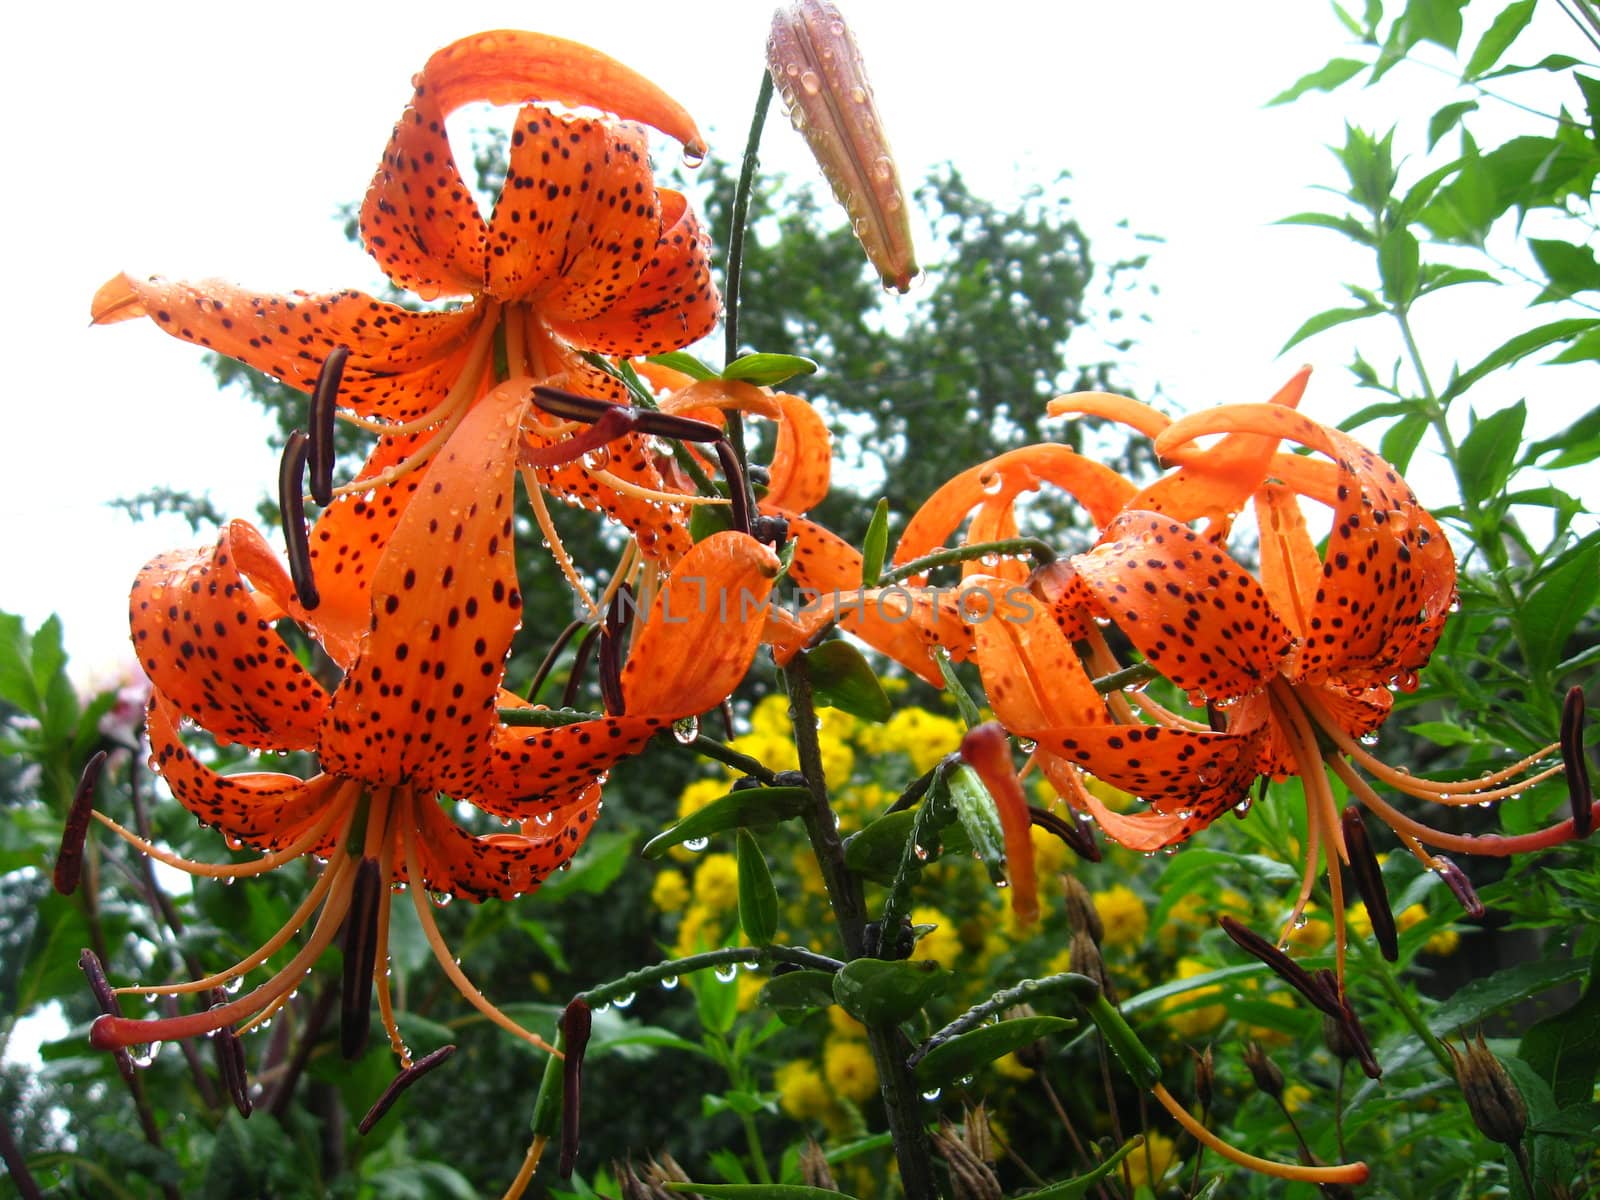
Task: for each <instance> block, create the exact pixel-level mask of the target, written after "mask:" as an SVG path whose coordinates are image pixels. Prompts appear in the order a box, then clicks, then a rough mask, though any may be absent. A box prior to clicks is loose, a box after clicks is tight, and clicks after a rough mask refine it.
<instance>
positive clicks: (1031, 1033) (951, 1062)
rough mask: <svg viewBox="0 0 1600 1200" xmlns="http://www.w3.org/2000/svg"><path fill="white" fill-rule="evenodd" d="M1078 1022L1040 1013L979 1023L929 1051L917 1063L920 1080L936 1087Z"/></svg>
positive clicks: (1075, 1025) (966, 1074)
mask: <svg viewBox="0 0 1600 1200" xmlns="http://www.w3.org/2000/svg"><path fill="white" fill-rule="evenodd" d="M1077 1024H1078V1023H1077V1022H1076V1021H1069V1020H1067V1019H1066V1018H1065V1017H1050V1016H1041V1017H1018V1018H1016V1019H1014V1020H1010V1021H1000V1022H998V1023H996V1024H994V1025H983V1026H980V1027H979V1028H977V1029H974V1030H971V1031H970V1032H967V1033H963V1034H960V1035H958V1036H956V1037H953V1038H951V1039H950V1040H949V1041H948V1042H944V1043H942V1044H940V1045H938V1046H935V1047H934V1048H933V1049H932V1050H930V1051H928V1053H927V1054H926V1055H924V1056H923V1058H922V1059H921V1060H920V1061H919V1062H918V1063H917V1067H916V1072H915V1074H916V1077H917V1082H918V1083H920V1084H922V1085H923V1086H925V1087H937V1086H939V1085H942V1084H946V1083H949V1082H950V1081H951V1080H953V1079H961V1078H964V1077H965V1076H968V1075H971V1074H972V1073H973V1072H974V1071H976V1070H977V1069H978V1068H979V1067H983V1066H987V1065H988V1064H989V1063H992V1062H993V1061H994V1060H995V1059H997V1058H1003V1057H1005V1056H1006V1055H1007V1054H1010V1053H1012V1052H1013V1051H1015V1050H1020V1049H1022V1048H1023V1047H1024V1046H1027V1045H1030V1044H1031V1043H1033V1042H1036V1041H1038V1040H1039V1039H1040V1038H1043V1037H1047V1036H1049V1035H1050V1034H1052V1033H1062V1032H1064V1031H1066V1030H1069V1029H1074V1028H1076V1027H1077Z"/></svg>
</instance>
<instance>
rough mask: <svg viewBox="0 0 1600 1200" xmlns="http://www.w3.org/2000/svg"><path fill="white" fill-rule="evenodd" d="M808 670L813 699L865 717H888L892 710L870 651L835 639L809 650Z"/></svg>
mask: <svg viewBox="0 0 1600 1200" xmlns="http://www.w3.org/2000/svg"><path fill="white" fill-rule="evenodd" d="M806 674H807V675H808V676H809V677H810V679H811V687H812V689H813V692H814V695H813V699H815V701H816V702H817V703H818V704H820V705H825V706H827V707H828V708H837V709H839V710H840V711H841V712H847V713H849V714H850V715H851V716H854V717H860V718H861V719H862V720H863V721H873V722H878V721H887V720H888V719H889V714H890V712H891V711H892V710H891V707H890V704H889V695H888V693H887V692H885V691H884V690H883V684H882V683H880V682H879V680H878V676H877V673H876V672H875V671H873V669H872V664H871V663H869V662H868V661H867V658H866V655H864V654H862V653H861V651H859V650H857V649H856V648H855V647H854V646H852V645H851V644H850V643H849V642H846V641H841V640H839V639H837V638H836V639H834V640H833V641H831V642H823V643H822V645H820V646H818V647H817V648H816V649H815V650H808V651H806Z"/></svg>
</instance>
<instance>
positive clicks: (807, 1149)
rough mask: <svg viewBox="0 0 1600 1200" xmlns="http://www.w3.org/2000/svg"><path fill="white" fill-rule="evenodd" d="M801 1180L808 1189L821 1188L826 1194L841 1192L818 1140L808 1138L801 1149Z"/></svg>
mask: <svg viewBox="0 0 1600 1200" xmlns="http://www.w3.org/2000/svg"><path fill="white" fill-rule="evenodd" d="M800 1180H801V1182H802V1183H804V1184H805V1185H806V1186H807V1187H814V1188H821V1189H822V1190H823V1191H825V1192H837V1191H838V1190H839V1185H838V1184H837V1183H835V1182H834V1179H833V1168H831V1167H830V1166H828V1156H827V1155H826V1154H824V1153H823V1152H822V1147H821V1146H819V1145H818V1144H817V1139H816V1138H810V1137H808V1138H807V1139H806V1144H805V1145H804V1146H802V1147H800Z"/></svg>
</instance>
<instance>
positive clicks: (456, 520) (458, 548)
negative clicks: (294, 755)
mask: <svg viewBox="0 0 1600 1200" xmlns="http://www.w3.org/2000/svg"><path fill="white" fill-rule="evenodd" d="M528 394H529V393H528V388H527V386H526V381H521V382H517V381H513V382H509V383H504V384H501V385H500V386H499V387H497V388H496V389H495V390H494V391H492V392H490V393H489V394H488V395H487V396H485V397H484V398H483V399H482V400H481V401H479V402H478V403H477V404H476V405H475V406H474V407H473V408H472V410H471V411H470V412H469V413H468V414H467V415H466V417H465V418H464V419H463V420H462V422H461V424H460V425H459V426H457V427H456V430H455V432H454V433H452V434H451V436H450V439H449V441H448V442H446V443H445V445H444V446H443V447H442V448H441V449H440V451H439V452H438V454H437V455H436V456H435V457H434V458H433V460H432V461H431V462H430V464H429V466H428V473H427V476H426V478H425V479H424V480H423V482H422V485H421V487H420V489H419V490H418V492H417V494H416V496H415V497H413V498H412V500H411V502H410V504H408V505H407V506H406V508H405V511H404V512H403V513H402V514H401V515H400V518H399V520H398V521H397V522H396V524H395V527H394V532H393V534H392V535H391V536H390V538H389V540H388V543H387V545H386V546H385V548H384V551H383V553H382V555H381V556H380V558H379V559H378V563H377V566H376V568H375V570H374V574H373V579H372V585H371V595H372V609H371V612H372V629H371V632H370V633H369V634H368V636H367V638H366V640H365V641H364V642H363V644H362V647H361V653H360V656H359V657H358V658H357V659H356V661H355V662H354V663H353V664H352V665H351V667H350V670H349V673H348V674H347V675H346V676H345V678H344V682H343V683H341V684H340V685H339V689H338V691H337V692H335V693H334V697H333V703H332V704H331V705H330V706H329V709H328V715H327V719H326V720H325V722H324V724H323V729H322V737H321V743H320V753H321V757H322V764H323V768H324V769H325V770H327V771H329V772H330V773H333V774H338V775H344V776H346V777H348V778H352V779H360V780H364V781H365V782H368V783H383V784H400V783H406V782H411V781H412V780H417V781H419V782H422V783H425V784H427V785H429V786H433V787H437V788H438V789H440V790H441V791H449V792H452V793H456V794H460V793H463V792H467V791H470V790H471V786H472V782H473V779H474V777H475V776H476V773H477V770H478V767H479V764H480V761H481V759H482V757H483V755H484V753H485V752H486V750H487V742H488V739H489V737H490V735H491V733H492V731H493V729H494V728H495V726H496V724H497V720H496V716H495V699H496V695H497V693H498V691H499V687H500V678H501V676H502V674H503V673H504V671H505V658H506V652H507V651H508V650H509V649H510V647H511V639H512V636H513V635H514V634H515V633H516V631H517V626H518V624H519V622H520V620H521V616H522V596H521V593H520V592H519V591H518V589H517V572H516V561H515V556H514V554H513V549H512V502H513V500H514V499H515V494H514V484H515V480H516V450H517V444H518V441H519V426H520V423H521V420H522V416H523V414H524V412H525V411H526V410H527V406H528Z"/></svg>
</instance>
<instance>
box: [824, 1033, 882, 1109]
mask: <svg viewBox="0 0 1600 1200" xmlns="http://www.w3.org/2000/svg"><path fill="white" fill-rule="evenodd" d="M822 1074H823V1076H824V1077H825V1078H826V1079H827V1081H828V1086H829V1087H831V1088H832V1089H833V1092H834V1095H836V1096H840V1097H842V1098H843V1099H845V1100H849V1101H850V1102H851V1103H853V1104H865V1103H866V1102H867V1101H868V1100H870V1099H872V1097H873V1096H875V1095H876V1094H877V1092H878V1069H877V1067H875V1066H874V1065H873V1063H872V1052H871V1051H870V1050H868V1049H867V1046H866V1043H865V1042H862V1041H859V1040H857V1039H856V1038H840V1037H830V1038H829V1039H828V1040H827V1041H826V1042H824V1043H823V1045H822Z"/></svg>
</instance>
